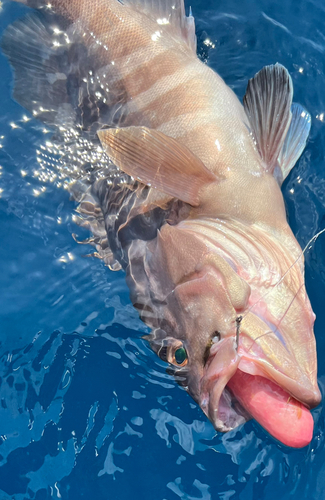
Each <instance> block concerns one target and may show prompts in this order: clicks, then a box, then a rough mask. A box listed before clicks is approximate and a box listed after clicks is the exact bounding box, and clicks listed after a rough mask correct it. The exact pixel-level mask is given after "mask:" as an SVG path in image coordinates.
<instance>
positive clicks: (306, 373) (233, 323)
mask: <svg viewBox="0 0 325 500" xmlns="http://www.w3.org/2000/svg"><path fill="white" fill-rule="evenodd" d="M168 232H169V234H168ZM180 232H181V231H179V230H178V233H180ZM171 233H174V234H173V238H174V236H175V231H174V229H172V230H171V229H167V230H166V231H165V234H164V235H163V239H162V240H161V242H160V248H158V247H157V246H156V248H155V249H154V252H153V253H152V255H154V259H153V260H154V261H155V263H156V264H155V265H157V267H156V269H155V271H154V272H153V276H156V277H157V273H158V269H162V268H163V269H164V279H162V278H161V279H160V285H162V289H163V288H164V286H165V288H166V289H167V288H169V290H170V291H169V293H167V294H165V296H164V300H163V301H161V303H163V306H162V309H160V317H161V322H160V325H159V328H156V329H154V330H153V332H152V334H151V335H150V336H149V340H150V342H151V346H152V348H153V350H154V351H155V352H156V353H157V354H158V355H159V356H160V357H161V358H162V359H163V360H164V361H167V362H168V363H169V364H170V367H171V369H172V371H173V373H174V375H175V377H176V380H177V381H178V382H179V383H180V384H181V385H182V386H184V387H185V388H186V390H187V391H188V392H189V394H190V395H191V396H192V397H193V399H194V400H195V401H197V403H198V404H199V405H200V407H201V408H202V410H203V411H204V413H205V414H206V415H207V416H208V418H209V419H210V420H211V422H212V423H213V425H214V426H215V428H216V429H217V430H219V431H223V432H225V431H229V430H231V429H234V428H235V427H237V426H238V425H240V424H241V423H244V422H245V421H246V420H248V419H249V418H251V417H254V418H256V420H257V421H258V422H260V423H261V425H262V426H263V427H264V428H266V429H267V430H268V431H269V432H270V433H271V434H272V435H273V436H275V437H276V438H277V439H279V440H281V441H282V442H284V443H285V444H288V445H289V446H302V445H305V444H306V443H307V442H308V441H310V439H311V435H312V423H311V422H312V418H311V417H310V418H309V417H308V416H306V418H305V411H306V412H307V413H308V415H310V413H309V410H308V409H310V408H312V407H315V406H317V404H318V403H319V401H320V392H319V389H318V386H317V378H316V372H317V363H316V348H315V339H314V334H313V323H314V319H315V316H314V314H313V312H312V309H311V306H310V303H309V300H308V297H307V294H306V290H305V287H304V280H303V273H302V266H301V265H300V264H301V263H300V264H299V265H297V266H295V269H294V268H292V272H290V273H287V274H286V275H285V276H284V277H283V278H282V280H280V282H279V280H278V281H275V282H270V283H266V281H265V279H264V278H263V279H260V280H258V279H250V278H249V277H248V276H247V273H246V275H245V273H244V272H242V269H241V266H240V264H238V265H236V266H234V265H233V263H230V261H229V260H228V261H227V259H225V258H223V257H221V256H220V255H217V254H215V253H213V252H210V251H209V249H208V251H207V242H206V241H204V244H202V242H203V240H202V239H198V237H197V235H194V234H190V235H188V234H187V235H186V236H184V235H181V234H178V235H177V238H176V239H175V241H174V243H175V245H174V249H173V239H172V238H171V237H170V235H171ZM183 236H184V238H185V240H184V241H181V240H182V237H183ZM185 241H186V244H187V248H191V252H190V253H186V252H185V253H183V255H182V257H181V259H179V260H178V259H177V258H175V255H177V252H176V248H178V249H179V248H181V247H182V244H185ZM162 248H165V249H167V248H168V251H162ZM183 248H185V247H183ZM204 248H205V249H204ZM173 250H174V251H175V253H173ZM169 255H173V259H170V258H169ZM281 260H283V261H284V263H283V266H284V268H283V269H282V271H281V272H283V274H285V271H286V270H287V267H286V266H287V264H288V259H280V261H281ZM289 260H290V259H289ZM291 261H292V258H291ZM157 262H158V264H157ZM193 262H195V265H194V264H193ZM162 264H163V267H160V266H161V265H162ZM150 266H151V271H153V267H154V266H153V264H152V262H151V263H150V259H148V263H147V275H150V272H149V269H150ZM185 269H187V272H185ZM275 280H277V278H275ZM167 282H168V283H170V282H172V283H173V285H172V286H167V285H166V283H167ZM151 284H152V285H153V283H151ZM154 288H155V287H154V286H152V287H151V289H154ZM156 289H157V288H156ZM160 292H162V290H161V289H160ZM161 311H163V312H161ZM157 316H159V314H158V315H157ZM247 386H248V388H247ZM248 389H249V390H248ZM269 406H271V409H272V411H270V410H269ZM264 409H265V411H264ZM290 412H291V413H290ZM292 414H293V416H292ZM300 415H302V417H300ZM306 415H307V414H306ZM293 418H295V419H296V421H297V422H298V423H299V425H300V427H297V426H296V428H294V427H293V428H294V429H296V430H294V432H295V433H297V432H298V433H300V434H301V432H300V430H301V427H302V426H304V425H305V424H306V425H305V426H306V427H307V426H308V433H307V434H308V436H307V437H306V435H305V434H304V436H303V438H302V440H300V441H299V440H298V441H297V440H295V438H292V437H290V436H289V438H286V437H285V436H284V434H285V435H286V434H288V430H287V424H288V422H292V419H293ZM306 419H307V420H306ZM278 428H279V429H280V428H281V429H282V431H281V432H279V431H278ZM297 429H298V431H297ZM299 429H300V430H299ZM301 443H303V444H301Z"/></svg>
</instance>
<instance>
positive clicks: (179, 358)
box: [175, 347, 187, 365]
mask: <svg viewBox="0 0 325 500" xmlns="http://www.w3.org/2000/svg"><path fill="white" fill-rule="evenodd" d="M186 359H187V352H186V349H185V348H184V347H179V348H178V349H176V351H175V361H176V363H177V364H178V365H182V364H183V363H184V361H185V360H186Z"/></svg>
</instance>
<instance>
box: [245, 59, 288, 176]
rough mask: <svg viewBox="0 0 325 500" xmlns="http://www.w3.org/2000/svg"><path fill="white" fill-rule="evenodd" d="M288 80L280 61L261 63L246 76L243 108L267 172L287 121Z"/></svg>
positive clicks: (273, 161)
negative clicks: (255, 72) (252, 76)
mask: <svg viewBox="0 0 325 500" xmlns="http://www.w3.org/2000/svg"><path fill="white" fill-rule="evenodd" d="M292 95H293V89H292V81H291V77H290V75H289V73H288V71H287V70H286V69H285V67H284V66H282V65H281V64H278V63H277V64H275V65H272V66H265V68H263V69H261V71H259V72H258V73H257V74H256V75H255V76H254V78H252V79H251V80H249V82H248V86H247V90H246V94H245V97H244V108H245V111H246V114H247V116H248V118H249V122H250V125H251V128H252V133H253V136H254V138H255V140H256V144H257V148H258V150H259V153H260V155H261V157H262V159H263V160H264V162H265V164H266V168H267V171H268V172H271V173H273V171H274V169H275V167H276V165H277V161H278V157H279V154H280V152H281V149H282V147H283V144H284V141H285V138H286V135H287V132H288V129H289V126H290V121H291V111H290V108H291V104H292Z"/></svg>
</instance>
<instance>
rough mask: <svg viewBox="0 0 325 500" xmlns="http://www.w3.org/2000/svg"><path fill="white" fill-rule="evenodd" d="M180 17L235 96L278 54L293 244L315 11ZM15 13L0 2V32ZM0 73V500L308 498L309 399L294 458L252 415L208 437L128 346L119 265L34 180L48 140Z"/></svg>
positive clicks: (315, 92)
mask: <svg viewBox="0 0 325 500" xmlns="http://www.w3.org/2000/svg"><path fill="white" fill-rule="evenodd" d="M192 8H193V11H194V13H195V15H196V17H197V26H198V39H199V54H200V56H201V58H202V59H204V60H207V61H208V62H209V64H211V65H212V66H213V67H214V68H215V69H217V70H218V71H219V72H220V74H221V75H222V76H223V77H224V78H225V79H226V82H227V83H228V84H230V85H231V87H232V88H233V89H234V90H235V92H236V93H238V95H239V96H242V95H243V93H244V91H245V86H246V83H247V79H248V78H249V77H251V76H252V75H253V74H254V73H255V72H256V71H258V70H259V69H260V68H261V67H262V66H264V65H265V64H270V63H273V62H276V61H278V62H281V63H283V64H284V65H285V66H287V67H288V68H289V71H290V72H291V74H292V76H293V80H294V86H295V100H296V101H298V102H301V103H302V104H304V105H305V106H306V108H307V109H308V110H309V111H310V113H311V115H312V117H313V127H312V133H311V138H310V141H309V144H308V147H307V149H306V151H305V153H304V155H303V157H302V159H301V160H300V162H299V164H298V165H297V166H296V168H295V169H294V171H293V172H292V174H291V175H290V176H289V178H288V180H287V181H286V183H285V185H284V194H285V196H286V203H287V207H288V213H289V218H290V222H291V226H292V228H293V230H294V232H295V234H297V236H298V239H299V241H300V243H301V244H302V246H304V245H305V244H306V243H307V241H308V240H309V239H310V238H311V237H312V236H313V235H314V234H315V233H316V232H317V231H319V230H320V229H323V227H324V216H325V203H324V192H325V190H324V188H325V185H324V182H325V181H324V150H325V145H324V113H325V97H324V88H325V85H324V83H325V76H324V52H325V38H324V35H323V20H324V15H325V11H324V5H323V4H321V3H320V2H317V1H316V0H315V1H312V2H305V3H304V4H302V3H300V4H299V5H298V4H295V5H293V3H292V2H290V1H289V0H287V1H285V2H281V3H280V2H273V3H270V2H267V1H266V0H265V1H262V2H257V3H256V2H253V3H252V2H249V1H248V0H247V1H246V0H244V1H243V2H240V3H238V2H237V1H232V0H227V1H226V2H223V4H222V5H220V6H219V5H216V2H215V1H212V0H208V1H207V2H204V6H203V4H202V2H199V0H197V1H194V2H192ZM22 12H23V8H22V7H21V6H18V5H14V4H9V3H5V4H4V5H3V10H2V11H1V13H0V19H1V26H2V27H4V26H5V25H7V24H8V23H9V22H10V21H11V20H12V19H13V17H14V16H16V17H19V16H20V15H21V13H22ZM1 57H2V56H1ZM0 64H1V69H2V75H3V77H2V79H1V80H0V92H1V94H0V95H1V105H2V109H1V117H0V221H1V245H0V261H1V262H2V264H3V265H2V268H1V276H0V286H1V309H0V335H1V337H0V342H1V351H0V354H1V358H0V377H1V378H0V383H1V385H0V391H1V392H0V422H1V424H0V490H1V495H0V497H1V499H8V500H9V499H11V500H12V499H15V500H27V499H35V500H44V499H47V498H63V499H73V500H77V499H78V500H79V499H81V498H87V499H90V498H98V499H99V500H101V499H106V498H110V499H115V498H120V499H130V498H141V499H145V500H152V499H155V500H175V499H178V498H180V499H182V500H184V499H186V500H198V499H204V500H209V499H216V498H218V499H221V500H228V499H237V498H238V499H240V500H250V499H253V498H254V499H258V500H259V499H261V498H263V500H274V498H276V496H278V497H279V498H282V499H287V498H289V497H291V496H292V495H296V496H297V497H299V498H300V497H301V498H310V499H315V500H320V499H322V498H323V491H324V488H325V484H324V483H325V479H324V478H325V469H324V467H325V466H324V461H325V460H324V458H325V452H324V413H323V405H321V406H320V407H319V408H317V409H316V410H314V411H313V415H314V419H315V435H314V439H313V441H312V443H311V444H310V446H309V447H307V448H306V449H303V450H289V449H287V448H285V447H284V446H281V445H279V444H278V443H276V442H275V440H273V439H272V438H271V437H269V436H267V435H266V434H265V432H264V431H263V430H262V429H261V428H260V427H259V426H258V425H257V424H256V423H254V422H248V423H247V424H246V425H245V426H244V427H241V428H239V429H236V430H235V431H233V432H230V433H228V434H225V435H221V434H218V435H216V433H215V431H214V429H213V427H212V425H211V424H210V423H209V422H208V421H207V420H206V419H205V417H204V415H203V414H202V412H201V411H200V410H199V409H198V407H197V406H196V405H195V404H194V403H193V401H192V400H191V399H190V398H189V397H188V396H187V394H186V393H185V391H183V390H182V389H180V388H179V387H178V386H177V385H176V384H175V381H174V380H173V378H172V377H170V376H169V375H168V374H166V372H165V365H164V363H163V362H161V361H160V360H159V359H156V357H155V356H154V355H153V354H152V352H151V350H150V349H149V348H148V346H147V345H146V343H145V342H144V341H143V340H142V339H141V335H142V333H143V332H145V331H146V327H145V326H144V325H143V324H142V323H141V322H140V321H139V319H138V317H137V313H136V312H135V310H134V309H133V308H132V306H131V304H130V302H129V298H128V290H127V287H126V284H125V281H124V274H123V272H118V273H112V272H109V270H108V269H107V268H105V266H104V265H103V263H102V262H100V261H99V260H96V259H93V258H86V257H85V254H87V253H89V249H88V248H87V247H85V246H82V245H78V244H77V243H76V242H75V241H74V240H73V238H72V236H71V235H72V233H75V232H76V233H78V239H79V240H82V239H84V238H86V237H87V236H88V234H87V232H86V231H85V230H83V229H81V228H76V226H75V224H74V223H73V220H72V214H73V211H74V209H75V203H74V202H73V201H71V200H70V199H69V195H68V193H67V191H66V190H64V189H58V188H57V187H55V182H51V177H49V178H47V179H46V180H45V178H44V177H43V176H41V175H38V174H37V172H38V171H39V169H40V165H41V166H42V162H43V161H44V162H46V161H47V159H46V157H45V156H44V155H46V154H48V153H49V154H52V153H51V151H48V150H49V149H50V150H51V146H50V144H51V132H50V131H49V130H48V129H45V128H44V126H43V125H42V124H41V123H39V122H37V121H36V120H35V119H33V118H32V117H31V116H29V115H28V116H27V115H26V113H25V111H24V110H23V109H22V108H21V107H20V106H18V104H16V103H14V102H13V101H12V100H10V86H11V81H12V78H11V73H10V70H9V67H8V64H7V62H6V61H5V59H4V58H2V59H1V61H0ZM36 151H39V153H38V154H37V153H36ZM40 157H41V158H42V160H41V161H37V158H40ZM49 161H50V160H49ZM51 161H52V157H51ZM47 166H48V167H50V166H51V165H47ZM324 249H325V240H324V238H320V239H319V240H318V241H317V242H316V243H315V244H314V245H313V248H312V249H311V250H310V251H309V252H308V253H307V254H306V263H307V273H306V279H307V288H308V291H309V295H310V298H311V301H312V304H313V307H314V309H315V311H316V313H317V316H318V320H317V323H316V336H317V341H318V356H319V360H320V366H319V375H320V387H321V390H322V392H324V384H325V378H324V377H325V370H324V366H323V362H322V360H323V359H324V354H325V352H324V351H325V342H324V336H323V327H322V326H323V324H324V321H325V318H324V306H323V302H324V299H323V297H324V292H325V264H324V255H325V252H324Z"/></svg>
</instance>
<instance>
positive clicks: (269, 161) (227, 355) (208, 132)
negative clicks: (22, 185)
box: [2, 0, 320, 447]
mask: <svg viewBox="0 0 325 500" xmlns="http://www.w3.org/2000/svg"><path fill="white" fill-rule="evenodd" d="M22 3H27V4H28V5H29V6H31V7H34V8H38V9H39V10H40V11H41V13H42V17H41V18H40V17H37V16H34V15H33V16H31V17H28V18H27V19H26V20H23V21H18V24H17V23H16V24H14V25H13V26H12V27H11V28H9V29H8V31H7V33H6V34H5V37H4V40H3V42H2V46H3V50H4V52H5V53H6V54H7V55H8V57H9V60H10V62H11V63H12V65H13V66H14V68H15V70H16V86H15V92H14V95H15V97H16V99H17V100H18V101H19V102H21V103H22V104H23V105H24V106H25V107H26V108H27V109H30V110H31V111H33V110H34V111H35V109H37V106H38V105H39V104H40V105H41V106H42V109H43V110H44V109H45V111H44V112H43V113H41V116H40V118H41V119H43V120H44V121H46V122H47V123H50V125H52V126H53V127H57V128H60V127H61V128H62V125H63V126H65V125H66V124H68V123H79V127H80V129H81V130H82V131H83V132H84V133H85V134H88V135H87V137H91V138H92V139H91V140H92V144H94V145H95V146H96V147H97V145H98V144H96V141H98V137H99V139H100V141H101V145H102V148H103V149H104V151H105V152H106V153H107V155H108V156H109V158H110V159H111V161H112V162H113V163H114V164H115V165H116V166H117V167H119V169H120V170H121V171H122V172H124V173H125V174H126V177H125V176H124V177H123V182H120V181H119V177H118V176H117V178H116V179H115V180H114V181H113V182H112V179H111V177H110V175H109V172H108V173H107V171H105V172H104V174H103V175H102V177H103V178H100V177H99V178H98V177H96V179H92V178H91V176H87V182H86V181H84V182H83V184H84V186H86V187H85V188H84V189H83V190H80V175H79V174H80V172H81V174H82V173H84V174H85V169H84V166H83V165H80V168H79V172H78V175H79V178H78V182H76V184H75V187H72V192H73V193H74V195H75V197H76V199H78V200H79V201H80V205H79V213H80V214H81V215H82V216H83V224H84V225H87V226H88V227H90V229H91V230H92V232H93V233H94V235H95V240H94V241H95V245H96V247H97V251H98V252H99V254H100V255H101V256H102V257H103V258H105V262H107V263H108V264H110V265H111V267H112V266H113V262H115V263H117V264H116V267H119V266H122V267H124V268H125V270H126V273H127V282H128V285H129V288H130V293H131V299H132V301H133V304H134V305H135V307H136V308H137V309H138V310H139V313H140V316H141V318H142V319H143V321H144V322H145V323H146V324H148V326H150V327H151V328H152V333H151V334H150V335H149V336H148V340H149V342H150V344H151V346H152V348H153V349H154V351H155V352H156V353H157V354H158V355H159V356H160V357H161V358H162V359H164V360H166V361H167V362H169V363H170V365H171V366H172V367H174V372H175V377H176V379H177V380H178V381H179V383H180V384H181V385H183V386H184V387H186V390H187V391H188V392H189V393H190V394H191V396H192V397H193V398H194V399H195V400H196V401H197V402H198V404H199V405H200V406H201V408H202V409H203V411H204V412H205V413H206V415H207V416H208V417H209V418H210V420H211V421H212V422H213V424H214V425H215V427H216V429H218V430H221V431H228V430H230V429H233V428H235V427H236V426H237V425H239V424H241V423H243V422H245V421H246V420H247V419H248V418H250V416H255V417H256V418H257V420H258V421H259V422H260V423H261V424H262V425H263V426H264V427H265V428H266V429H267V430H269V432H271V434H273V435H274V436H275V437H276V438H278V439H279V440H281V441H282V442H283V443H285V444H287V445H289V446H298V447H299V446H304V445H306V444H307V443H308V442H309V441H310V439H311V436H312V429H313V424H312V418H311V416H310V413H309V411H308V408H312V407H314V406H316V405H317V404H318V403H319V401H320V392H319V389H318V386H317V364H316V348H315V339H314V335H313V324H314V320H315V316H314V313H313V312H312V309H311V306H310V303H309V300H308V297H307V294H306V290H305V285H304V263H303V255H302V251H301V248H300V246H299V244H298V243H297V241H296V239H295V238H294V235H293V234H292V231H291V229H290V228H289V226H288V223H287V220H286V212H285V206H284V201H283V197H282V193H281V189H280V184H281V182H282V180H283V179H284V178H285V177H286V176H287V175H288V173H289V172H290V169H291V168H292V167H293V165H294V163H295V162H296V160H297V159H298V158H299V156H300V154H301V152H302V150H303V148H304V146H305V143H306V140H307V138H308V133H309V129H310V116H309V114H308V112H307V111H306V110H304V108H302V107H301V106H300V105H297V104H292V94H293V90H292V82H291V78H290V76H289V74H288V72H287V71H286V70H285V68H283V67H282V66H281V65H278V64H276V65H274V66H269V67H267V68H264V69H263V70H261V71H260V72H259V73H258V74H257V75H256V76H255V77H254V78H253V79H252V80H251V81H250V82H249V84H248V88H247V92H246V95H245V98H244V106H243V105H242V104H241V103H240V102H239V100H238V98H237V97H236V95H235V94H234V93H233V92H232V90H231V89H230V88H229V87H227V85H226V84H225V82H224V81H223V80H222V79H221V78H220V76H219V75H217V74H216V73H215V72H214V71H213V70H212V69H210V68H209V67H208V66H207V65H205V64H203V63H202V62H201V61H200V60H199V59H198V58H197V56H196V39H195V27H194V19H193V17H192V16H189V17H186V16H185V9H184V4H183V1H182V0H174V1H173V2H172V1H170V0H162V1H160V2H152V1H149V0H125V1H124V2H119V1H118V0H93V1H92V2H90V1H89V0H53V1H52V2H51V4H45V3H44V2H42V1H41V0H35V1H33V0H31V1H27V0H26V1H24V2H22ZM51 23H52V24H51ZM49 26H50V28H49ZM57 26H59V27H57ZM31 33H33V36H32V35H31ZM18 46H19V50H18V49H17V47H18ZM81 55H83V56H84V59H82V58H81ZM22 75H24V76H25V80H24V79H23V78H22ZM26 75H27V78H26ZM30 80H31V81H32V82H34V86H31V85H30ZM27 82H28V83H27ZM27 86H28V89H27ZM44 101H45V102H44ZM63 128H64V127H63ZM96 134H97V135H96ZM90 144H91V143H90ZM95 146H94V147H95ZM73 175H74V174H71V177H72V178H73ZM81 177H82V175H81ZM85 177H86V175H85ZM96 238H97V239H96ZM105 252H106V253H105ZM110 259H111V260H110ZM113 267H114V266H113ZM264 407H265V410H263V408H264ZM266 408H267V410H266ZM270 408H271V410H270ZM288 422H290V425H289V426H288Z"/></svg>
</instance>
